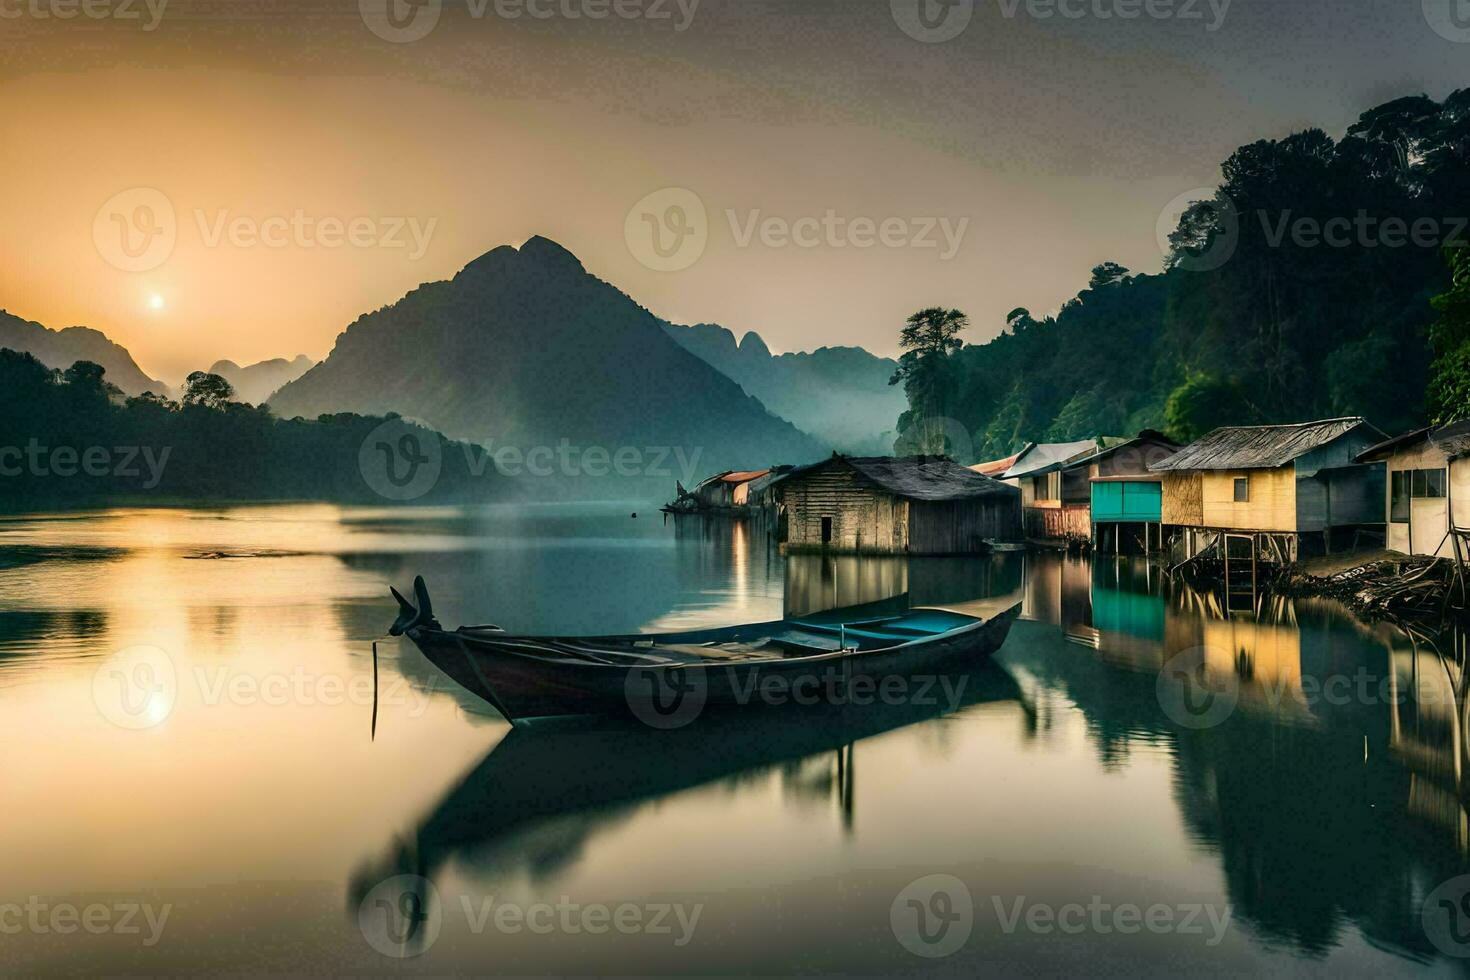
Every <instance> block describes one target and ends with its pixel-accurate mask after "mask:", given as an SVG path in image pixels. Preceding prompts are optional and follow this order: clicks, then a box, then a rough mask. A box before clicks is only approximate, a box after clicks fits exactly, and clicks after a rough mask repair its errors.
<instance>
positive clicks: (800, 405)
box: [660, 321, 908, 455]
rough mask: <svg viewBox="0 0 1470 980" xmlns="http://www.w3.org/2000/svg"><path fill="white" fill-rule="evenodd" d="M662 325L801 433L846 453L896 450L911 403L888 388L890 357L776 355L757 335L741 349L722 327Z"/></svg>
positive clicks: (854, 350)
mask: <svg viewBox="0 0 1470 980" xmlns="http://www.w3.org/2000/svg"><path fill="white" fill-rule="evenodd" d="M660 322H661V323H662V325H663V328H664V330H665V331H666V332H667V333H668V335H669V336H670V337H673V338H674V339H675V340H677V341H678V342H679V343H680V344H681V345H682V346H683V347H684V348H685V349H686V350H688V351H690V352H691V353H693V354H695V355H697V356H698V357H699V358H700V359H701V360H703V361H705V363H707V364H710V365H711V366H713V367H714V368H715V369H716V370H718V371H719V372H720V373H721V374H723V375H725V376H726V377H728V378H731V379H733V380H734V381H735V382H736V383H737V384H739V385H740V387H742V388H744V389H745V391H746V392H747V393H748V394H751V395H754V396H755V397H756V398H758V399H760V401H761V403H762V404H764V405H765V406H766V407H767V408H769V409H770V410H771V411H773V412H775V413H776V414H777V415H779V416H781V417H782V418H783V419H786V420H787V421H788V422H791V423H792V424H793V425H795V426H796V427H797V428H799V429H801V430H802V431H804V432H809V433H811V434H812V435H814V436H816V437H817V438H819V439H821V440H822V441H823V442H826V443H831V444H832V446H833V447H835V448H837V449H840V450H842V451H843V452H847V453H854V454H867V455H887V454H888V453H889V452H891V451H892V450H893V440H894V438H895V435H896V433H895V432H894V429H895V427H896V426H897V424H898V417H899V415H901V414H903V413H904V412H905V411H907V410H908V400H907V398H906V397H905V396H904V393H903V389H902V388H901V387H896V386H891V385H889V383H888V380H889V379H890V378H892V377H893V372H894V371H896V370H897V369H898V362H897V361H895V360H893V359H892V358H886V357H878V356H877V355H876V354H871V353H869V352H868V351H866V350H864V349H863V348H861V347H822V348H819V349H817V350H814V351H811V352H810V353H799V354H772V353H771V351H770V348H768V347H767V346H766V343H765V341H764V340H762V339H761V337H760V335H759V334H757V333H755V332H754V331H751V332H750V333H747V334H746V335H745V336H744V337H743V338H741V340H740V342H739V343H738V344H737V343H736V342H735V334H734V333H732V332H731V331H730V330H728V329H726V328H725V327H722V326H719V325H717V324H713V323H700V324H695V325H694V326H680V325H678V324H673V323H666V322H663V321H660Z"/></svg>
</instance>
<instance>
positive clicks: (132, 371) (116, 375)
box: [0, 310, 169, 395]
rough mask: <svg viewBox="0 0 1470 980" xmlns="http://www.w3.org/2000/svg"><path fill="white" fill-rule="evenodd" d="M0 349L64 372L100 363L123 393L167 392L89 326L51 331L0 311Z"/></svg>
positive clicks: (114, 345)
mask: <svg viewBox="0 0 1470 980" xmlns="http://www.w3.org/2000/svg"><path fill="white" fill-rule="evenodd" d="M0 348H9V349H10V350H14V351H20V352H22V353H26V354H30V355H32V356H34V357H35V358H36V360H38V361H40V362H41V363H42V364H44V365H46V366H47V367H49V368H55V369H57V370H63V371H64V370H65V369H67V368H69V367H71V366H72V365H73V364H75V363H76V362H77V361H91V362H93V363H94V364H100V365H102V367H103V368H104V369H106V371H107V375H106V376H107V380H108V381H110V382H112V383H113V384H115V385H117V386H118V387H119V388H121V389H122V390H123V394H126V395H141V394H142V393H143V392H145V391H152V392H156V393H158V394H160V395H168V394H169V387H168V385H166V384H164V383H163V382H162V381H155V380H154V379H152V378H150V377H148V375H146V374H144V373H143V369H142V368H140V367H138V365H137V362H135V361H134V360H133V355H131V354H129V353H128V351H127V348H125V347H123V346H122V345H120V344H116V343H113V342H112V341H111V340H108V339H107V335H106V334H104V333H102V332H101V331H100V330H93V329H92V328H91V327H67V328H66V329H64V330H52V329H50V328H49V327H45V326H42V325H41V324H39V323H36V322H34V321H31V320H22V319H21V318H20V317H18V316H15V315H13V314H11V313H7V312H6V311H4V310H0Z"/></svg>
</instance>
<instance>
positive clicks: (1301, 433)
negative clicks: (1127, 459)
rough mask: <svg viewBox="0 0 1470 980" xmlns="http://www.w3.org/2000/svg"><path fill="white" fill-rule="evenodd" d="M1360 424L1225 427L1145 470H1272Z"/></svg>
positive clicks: (1327, 421)
mask: <svg viewBox="0 0 1470 980" xmlns="http://www.w3.org/2000/svg"><path fill="white" fill-rule="evenodd" d="M1363 425H1368V423H1367V422H1366V421H1365V420H1364V419H1362V418H1345V419H1324V420H1322V421H1320V422H1302V423H1299V424H1296V425H1237V426H1227V427H1225V428H1222V429H1216V430H1215V431H1214V432H1211V433H1210V434H1209V435H1207V436H1205V437H1204V438H1203V439H1200V440H1198V441H1197V442H1193V443H1190V444H1189V445H1188V446H1185V447H1184V448H1183V449H1181V450H1179V452H1177V453H1175V454H1174V455H1173V456H1171V457H1169V458H1168V459H1166V460H1164V461H1163V462H1161V463H1155V464H1154V465H1153V466H1151V467H1149V469H1151V470H1272V469H1275V468H1276V467H1278V466H1285V465H1286V464H1287V463H1290V462H1291V461H1292V460H1294V459H1296V458H1297V457H1298V456H1302V455H1304V454H1306V453H1309V452H1311V451H1312V450H1314V449H1317V448H1319V447H1321V446H1325V445H1327V444H1328V443H1329V442H1332V441H1333V440H1335V439H1339V438H1341V437H1342V436H1344V435H1346V434H1347V433H1349V432H1351V431H1353V430H1354V429H1356V428H1358V427H1359V426H1363ZM1368 427H1369V429H1372V428H1373V427H1372V426H1368ZM1373 431H1374V432H1377V430H1376V429H1373ZM1378 435H1380V436H1381V435H1382V433H1378Z"/></svg>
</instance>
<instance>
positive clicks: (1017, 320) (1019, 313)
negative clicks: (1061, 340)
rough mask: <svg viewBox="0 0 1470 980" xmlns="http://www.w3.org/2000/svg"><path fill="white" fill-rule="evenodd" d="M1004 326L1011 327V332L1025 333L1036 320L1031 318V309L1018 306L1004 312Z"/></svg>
mask: <svg viewBox="0 0 1470 980" xmlns="http://www.w3.org/2000/svg"><path fill="white" fill-rule="evenodd" d="M1006 326H1008V327H1010V328H1011V333H1015V334H1019V333H1025V332H1026V331H1027V330H1030V329H1031V328H1032V327H1034V326H1036V321H1035V320H1033V319H1032V318H1031V311H1030V310H1028V309H1026V307H1024V306H1018V307H1016V308H1015V309H1014V310H1011V312H1009V313H1007V314H1006Z"/></svg>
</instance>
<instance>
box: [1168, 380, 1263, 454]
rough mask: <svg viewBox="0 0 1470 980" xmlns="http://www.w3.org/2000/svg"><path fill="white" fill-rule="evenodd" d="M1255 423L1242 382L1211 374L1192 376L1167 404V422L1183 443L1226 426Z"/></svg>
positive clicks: (1171, 430) (1175, 435) (1171, 433)
mask: <svg viewBox="0 0 1470 980" xmlns="http://www.w3.org/2000/svg"><path fill="white" fill-rule="evenodd" d="M1254 420H1255V412H1254V410H1253V409H1252V408H1251V406H1250V403H1249V402H1248V401H1247V399H1246V397H1245V392H1244V391H1243V389H1242V388H1241V386H1240V383H1239V382H1237V381H1234V380H1232V379H1227V378H1220V377H1216V376H1215V375H1211V374H1202V373H1196V374H1193V375H1191V376H1190V377H1189V378H1188V379H1187V380H1186V381H1185V382H1184V384H1182V385H1180V386H1179V387H1178V388H1175V389H1174V391H1173V392H1172V393H1171V394H1170V395H1169V400H1168V401H1167V402H1166V403H1165V404H1164V423H1165V425H1167V426H1168V429H1169V434H1170V435H1172V436H1173V437H1174V438H1175V439H1178V440H1179V441H1180V442H1193V441H1194V440H1196V439H1198V438H1199V437H1200V436H1202V435H1204V434H1205V433H1207V432H1209V431H1211V430H1212V429H1217V428H1219V427H1220V426H1222V425H1241V424H1248V423H1250V422H1252V421H1254Z"/></svg>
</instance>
